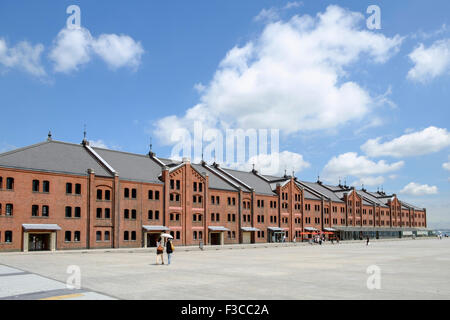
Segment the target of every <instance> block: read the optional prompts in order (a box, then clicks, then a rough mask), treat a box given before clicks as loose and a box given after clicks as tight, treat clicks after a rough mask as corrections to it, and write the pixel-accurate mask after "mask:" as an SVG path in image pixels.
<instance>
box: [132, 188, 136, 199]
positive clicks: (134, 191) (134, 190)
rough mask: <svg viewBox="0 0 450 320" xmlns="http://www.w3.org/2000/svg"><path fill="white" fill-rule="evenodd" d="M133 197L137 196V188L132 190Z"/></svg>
mask: <svg viewBox="0 0 450 320" xmlns="http://www.w3.org/2000/svg"><path fill="white" fill-rule="evenodd" d="M131 198H133V199H136V198H137V190H136V189H132V190H131Z"/></svg>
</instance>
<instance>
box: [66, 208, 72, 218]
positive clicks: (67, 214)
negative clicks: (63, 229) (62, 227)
mask: <svg viewBox="0 0 450 320" xmlns="http://www.w3.org/2000/svg"><path fill="white" fill-rule="evenodd" d="M66 218H72V207H66Z"/></svg>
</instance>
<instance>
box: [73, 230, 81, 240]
mask: <svg viewBox="0 0 450 320" xmlns="http://www.w3.org/2000/svg"><path fill="white" fill-rule="evenodd" d="M80 240H81V232H80V231H75V235H74V237H73V241H75V242H80Z"/></svg>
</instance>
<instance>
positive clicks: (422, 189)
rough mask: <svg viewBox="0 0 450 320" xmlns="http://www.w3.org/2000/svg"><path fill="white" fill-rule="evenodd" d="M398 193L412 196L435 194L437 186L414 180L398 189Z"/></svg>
mask: <svg viewBox="0 0 450 320" xmlns="http://www.w3.org/2000/svg"><path fill="white" fill-rule="evenodd" d="M400 193H401V194H407V195H413V196H421V195H430V194H437V193H438V188H437V187H436V186H429V185H427V184H418V183H415V182H411V183H409V184H408V185H406V186H405V187H404V188H403V189H402V190H401V191H400Z"/></svg>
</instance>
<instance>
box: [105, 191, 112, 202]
mask: <svg viewBox="0 0 450 320" xmlns="http://www.w3.org/2000/svg"><path fill="white" fill-rule="evenodd" d="M105 200H107V201H109V200H111V191H109V190H105Z"/></svg>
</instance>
